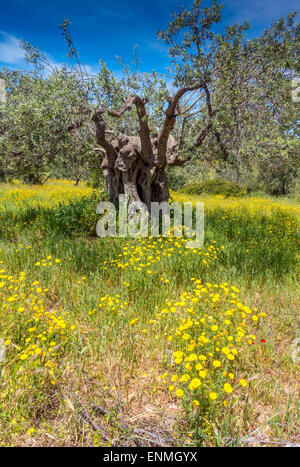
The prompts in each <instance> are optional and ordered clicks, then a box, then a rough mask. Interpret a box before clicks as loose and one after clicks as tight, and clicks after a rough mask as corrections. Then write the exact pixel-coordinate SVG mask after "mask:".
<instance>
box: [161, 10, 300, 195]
mask: <svg viewBox="0 0 300 467" xmlns="http://www.w3.org/2000/svg"><path fill="white" fill-rule="evenodd" d="M220 15H221V7H220V5H218V4H217V3H216V2H214V3H213V6H212V8H204V9H202V8H201V2H200V1H195V2H194V4H193V7H192V8H191V9H189V10H185V9H183V8H182V9H181V10H180V11H179V12H178V13H174V14H173V16H172V21H171V23H170V24H169V28H168V30H167V31H164V32H162V31H161V32H160V33H159V36H160V37H161V38H162V39H163V40H164V41H165V42H166V43H167V44H168V45H169V46H170V52H171V54H172V56H173V58H174V60H173V63H174V69H175V76H176V83H177V85H181V86H182V85H190V84H191V83H193V82H195V80H196V81H197V80H199V81H200V82H201V83H202V84H201V87H200V93H202V94H200V95H199V97H200V99H199V101H198V103H197V105H198V106H199V107H200V108H199V111H198V113H197V115H195V114H194V115H193V114H192V115H191V116H187V117H185V116H184V112H183V122H182V126H183V128H184V125H186V121H188V131H187V132H186V133H187V134H186V138H185V139H184V145H183V149H184V152H185V154H187V158H190V157H191V155H192V154H193V155H194V157H196V158H197V159H198V160H199V159H200V160H202V161H203V162H204V163H206V164H207V167H211V166H213V167H214V168H215V169H219V171H220V172H223V174H224V173H226V174H227V175H228V174H230V175H231V178H233V179H235V180H237V181H246V178H247V175H249V172H251V170H254V171H255V170H256V171H258V172H259V176H260V178H261V179H262V180H264V181H265V182H266V183H267V184H268V187H269V188H270V191H272V192H273V193H276V194H279V193H280V192H282V194H284V193H286V190H287V189H288V187H289V186H290V185H291V182H292V180H293V178H295V177H296V176H297V172H298V168H299V154H300V151H299V134H298V135H297V125H299V117H298V118H297V116H298V115H299V107H297V105H298V106H299V104H297V103H293V102H292V99H291V91H292V88H291V83H292V79H293V78H294V77H295V76H297V75H299V72H300V70H299V69H300V64H299V32H300V25H299V23H298V24H297V22H296V13H290V14H289V15H288V17H287V18H286V19H284V18H281V19H279V20H278V21H274V22H273V23H272V24H271V26H270V27H268V28H267V29H266V30H265V31H264V32H263V34H262V35H261V36H260V37H258V38H255V39H247V38H246V36H245V32H246V31H247V29H248V28H249V25H248V24H247V23H245V24H243V25H241V26H238V25H233V26H227V27H226V28H225V31H224V33H222V34H220V33H219V34H217V33H214V32H213V31H212V30H210V29H209V30H208V29H207V27H208V26H212V25H213V24H215V23H217V22H219V20H220ZM201 95H202V98H201ZM270 180H272V183H270ZM271 187H272V188H271ZM280 187H281V188H280Z"/></svg>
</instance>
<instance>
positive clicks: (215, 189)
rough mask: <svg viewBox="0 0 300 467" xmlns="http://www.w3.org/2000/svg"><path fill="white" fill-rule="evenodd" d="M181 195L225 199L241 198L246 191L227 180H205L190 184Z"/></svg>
mask: <svg viewBox="0 0 300 467" xmlns="http://www.w3.org/2000/svg"><path fill="white" fill-rule="evenodd" d="M181 191H182V192H183V193H186V194H189V195H202V194H207V195H223V196H225V197H228V196H233V197H242V196H246V190H245V188H243V187H242V186H241V185H238V184H237V183H234V182H229V181H228V180H221V179H217V180H205V181H203V182H199V183H190V184H189V185H186V186H185V187H184V188H183V189H182V190H181Z"/></svg>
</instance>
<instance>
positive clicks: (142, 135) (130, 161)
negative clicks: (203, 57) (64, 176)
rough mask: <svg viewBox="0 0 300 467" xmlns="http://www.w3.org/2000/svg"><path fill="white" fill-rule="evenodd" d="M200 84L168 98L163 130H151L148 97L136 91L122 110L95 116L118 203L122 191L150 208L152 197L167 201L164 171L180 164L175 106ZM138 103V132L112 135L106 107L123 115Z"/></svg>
mask: <svg viewBox="0 0 300 467" xmlns="http://www.w3.org/2000/svg"><path fill="white" fill-rule="evenodd" d="M198 87H199V86H194V87H184V88H181V89H180V90H179V91H177V92H176V94H175V95H174V96H173V98H171V99H170V100H169V105H168V107H167V109H166V111H165V114H166V117H165V121H164V124H163V127H162V129H161V131H160V132H159V133H158V134H151V132H150V129H149V126H148V122H147V120H148V118H147V112H146V101H145V100H144V99H142V98H141V97H139V96H137V95H133V96H130V97H129V98H128V99H126V101H125V103H124V105H123V106H122V107H121V109H120V110H119V111H117V112H116V111H111V110H107V109H106V110H97V111H96V112H95V113H94V114H93V116H92V120H93V122H94V123H95V126H96V139H97V143H98V145H99V146H100V147H97V148H95V150H96V151H98V152H99V153H100V154H101V155H102V157H103V159H102V164H101V166H102V169H103V175H104V179H105V183H106V187H107V189H108V191H109V193H110V196H111V198H112V200H113V201H114V202H115V203H117V201H118V199H119V195H120V194H125V195H128V198H129V203H132V202H140V201H142V202H143V203H145V205H146V206H147V210H148V211H150V210H151V202H152V201H158V202H163V201H168V199H169V189H168V181H167V177H166V173H165V169H166V167H167V165H179V164H181V163H182V161H181V160H180V159H179V157H178V154H177V146H178V145H177V142H176V141H175V139H174V138H173V136H172V135H171V134H170V133H171V131H172V130H173V128H174V124H175V120H176V115H177V114H176V109H177V105H178V103H179V100H180V99H181V97H182V96H183V95H184V94H185V93H186V92H188V91H190V90H193V89H197V88H198ZM132 105H135V106H136V109H137V116H138V119H139V136H130V135H129V136H127V135H119V136H118V137H115V139H112V140H111V138H110V136H109V135H111V132H110V131H109V130H107V129H106V125H105V121H104V113H105V111H106V112H107V113H108V114H109V115H111V116H113V117H120V116H121V115H123V114H124V113H125V112H126V111H127V110H129V109H131V108H132Z"/></svg>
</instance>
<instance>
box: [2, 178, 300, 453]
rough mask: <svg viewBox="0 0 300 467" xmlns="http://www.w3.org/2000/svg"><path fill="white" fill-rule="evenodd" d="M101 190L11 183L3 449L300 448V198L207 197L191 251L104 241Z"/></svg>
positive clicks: (162, 241)
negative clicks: (200, 239) (98, 232)
mask: <svg viewBox="0 0 300 467" xmlns="http://www.w3.org/2000/svg"><path fill="white" fill-rule="evenodd" d="M100 196H101V195H100V193H98V192H93V190H91V189H90V188H88V187H86V186H85V185H84V184H79V186H78V187H75V186H73V184H72V183H71V182H67V181H51V182H48V183H47V184H45V185H44V186H42V187H28V186H24V185H18V183H17V182H15V183H14V184H1V185H0V220H1V232H0V305H1V308H0V309H1V311H0V313H1V319H0V324H1V328H0V329H1V330H0V337H1V338H2V339H3V341H4V345H5V350H6V358H5V360H4V359H3V361H2V362H1V363H0V368H1V379H0V396H1V401H0V424H1V430H0V433H1V434H0V442H1V444H2V445H5V446H15V445H22V446H25V445H26V446H27V445H30V446H41V445H43V446H48V445H49V446H110V445H119V446H120V445H121V446H124V445H126V446H136V445H144V446H147V445H156V446H157V445H176V446H185V445H197V446H198V445H204V446H223V445H230V446H237V445H245V444H252V445H256V444H260V445H262V444H266V445H267V444H272V445H276V444H280V443H290V444H293V443H294V444H295V443H297V442H298V443H299V386H298V385H299V362H298V360H297V358H295V339H296V338H297V337H299V285H298V280H299V240H300V237H299V209H300V206H299V205H297V204H296V203H291V202H284V200H280V201H278V200H272V199H258V198H243V199H234V198H227V199H223V198H222V197H220V196H210V197H206V198H204V199H202V201H204V206H205V241H204V246H203V248H201V249H195V250H193V249H189V248H186V246H185V242H186V240H185V238H177V237H173V236H171V237H170V238H161V237H159V238H151V237H149V238H137V239H130V238H105V239H100V238H97V237H96V236H95V225H96V221H97V216H96V214H95V209H96V205H97V201H98V200H99V197H100ZM171 197H172V200H176V201H182V202H184V201H187V200H190V199H191V200H193V201H197V200H199V198H197V197H195V196H191V197H188V196H187V195H184V194H182V193H180V194H179V193H171ZM293 343H294V345H293ZM296 350H297V349H296ZM296 357H297V356H296Z"/></svg>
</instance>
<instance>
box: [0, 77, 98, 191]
mask: <svg viewBox="0 0 300 467" xmlns="http://www.w3.org/2000/svg"><path fill="white" fill-rule="evenodd" d="M0 77H1V78H2V79H3V80H4V81H5V83H6V86H7V100H6V103H5V104H4V105H2V106H1V108H0V114H1V117H0V135H1V136H0V155H1V159H0V164H1V169H2V172H4V173H5V174H6V175H8V176H17V177H20V178H22V179H24V180H25V181H26V182H29V183H40V182H42V181H44V180H45V179H47V178H48V177H49V176H51V175H55V174H56V175H59V174H61V175H65V176H69V177H73V178H74V179H75V180H78V178H80V176H81V174H82V171H83V170H84V168H87V167H88V161H89V159H90V158H91V157H94V153H93V151H92V137H89V132H88V127H87V125H84V124H81V125H78V117H79V118H80V116H81V114H82V112H86V90H85V88H84V87H83V86H82V85H81V82H80V81H79V80H78V77H77V73H76V72H72V71H70V70H67V69H66V68H62V69H60V70H58V69H54V70H51V73H50V74H48V76H46V77H45V76H44V75H43V74H42V73H41V70H36V71H34V72H33V73H24V72H18V71H8V70H2V71H1V73H0ZM81 123H84V120H83V119H82V122H81Z"/></svg>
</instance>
